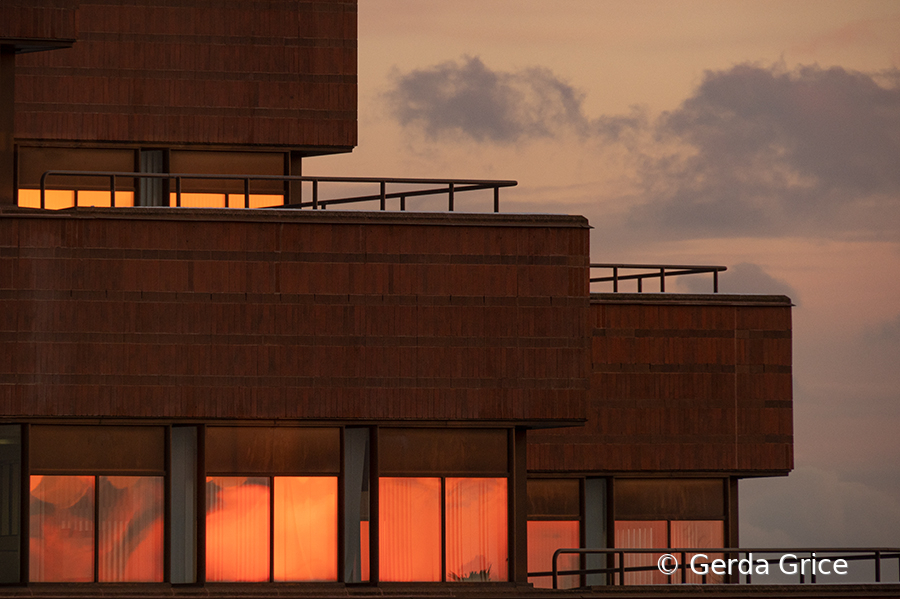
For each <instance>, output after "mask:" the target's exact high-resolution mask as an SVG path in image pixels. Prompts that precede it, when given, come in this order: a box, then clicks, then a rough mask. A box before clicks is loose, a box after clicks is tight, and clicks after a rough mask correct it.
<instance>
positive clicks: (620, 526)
mask: <svg viewBox="0 0 900 599" xmlns="http://www.w3.org/2000/svg"><path fill="white" fill-rule="evenodd" d="M668 546H669V539H668V531H667V523H666V521H665V520H617V521H616V547H617V548H618V547H621V548H622V549H640V548H647V549H650V548H656V547H660V548H664V547H668ZM661 555H662V554H661V553H659V554H656V553H634V554H631V555H626V556H625V567H626V568H632V567H639V566H640V567H648V569H647V570H645V571H642V572H626V574H625V584H665V583H666V580H667V578H668V577H667V576H666V575H665V574H663V573H662V572H660V571H659V569H658V568H657V567H656V562H657V560H658V559H659V558H660V556H661ZM616 559H618V557H617V558H616ZM616 565H618V564H616ZM616 582H618V581H616Z"/></svg>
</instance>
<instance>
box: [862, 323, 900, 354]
mask: <svg viewBox="0 0 900 599" xmlns="http://www.w3.org/2000/svg"><path fill="white" fill-rule="evenodd" d="M863 338H864V340H865V341H866V342H868V343H871V344H875V345H877V346H879V348H880V349H884V348H885V347H893V348H894V349H895V350H900V314H898V315H897V316H895V317H894V319H893V320H888V321H885V322H882V323H881V324H879V325H878V326H876V327H873V328H871V329H869V330H867V331H866V332H865V333H864V334H863Z"/></svg>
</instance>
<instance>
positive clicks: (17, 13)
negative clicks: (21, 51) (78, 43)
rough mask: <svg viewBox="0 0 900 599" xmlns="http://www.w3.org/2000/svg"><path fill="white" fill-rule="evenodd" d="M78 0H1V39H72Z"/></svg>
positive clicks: (75, 30) (19, 40) (23, 40)
mask: <svg viewBox="0 0 900 599" xmlns="http://www.w3.org/2000/svg"><path fill="white" fill-rule="evenodd" d="M77 2H78V0H4V1H3V2H2V3H0V42H2V41H3V40H16V41H17V42H25V41H28V40H42V41H51V40H73V39H75V36H76V32H77V26H76V20H75V7H76V5H77ZM23 45H25V44H23Z"/></svg>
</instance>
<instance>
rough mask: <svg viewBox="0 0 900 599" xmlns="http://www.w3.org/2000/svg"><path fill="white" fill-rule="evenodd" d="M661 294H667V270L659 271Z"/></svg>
mask: <svg viewBox="0 0 900 599" xmlns="http://www.w3.org/2000/svg"><path fill="white" fill-rule="evenodd" d="M659 292H660V293H665V292H666V269H665V268H660V269H659Z"/></svg>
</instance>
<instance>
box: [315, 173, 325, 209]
mask: <svg viewBox="0 0 900 599" xmlns="http://www.w3.org/2000/svg"><path fill="white" fill-rule="evenodd" d="M312 194H313V210H317V209H318V208H319V180H318V179H313V182H312ZM323 207H324V206H323Z"/></svg>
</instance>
